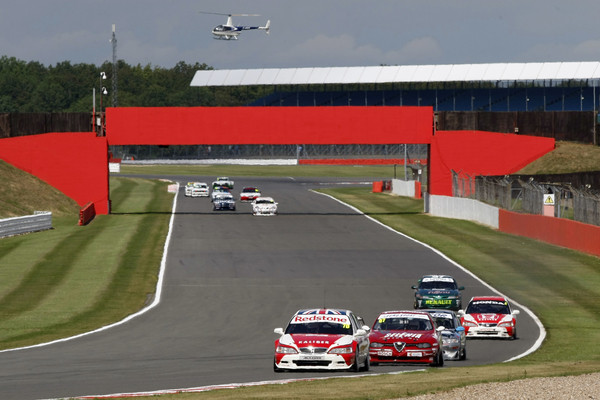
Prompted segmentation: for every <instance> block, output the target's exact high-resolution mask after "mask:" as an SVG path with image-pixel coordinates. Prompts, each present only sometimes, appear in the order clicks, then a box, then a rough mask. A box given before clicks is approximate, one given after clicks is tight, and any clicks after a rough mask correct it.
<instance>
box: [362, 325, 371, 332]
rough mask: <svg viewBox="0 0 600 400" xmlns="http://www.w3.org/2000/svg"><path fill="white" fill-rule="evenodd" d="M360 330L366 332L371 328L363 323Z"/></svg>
mask: <svg viewBox="0 0 600 400" xmlns="http://www.w3.org/2000/svg"><path fill="white" fill-rule="evenodd" d="M362 330H363V331H365V332H367V333H369V332H371V328H369V327H368V326H367V325H363V326H362Z"/></svg>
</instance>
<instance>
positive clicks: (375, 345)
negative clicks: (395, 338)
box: [371, 342, 383, 348]
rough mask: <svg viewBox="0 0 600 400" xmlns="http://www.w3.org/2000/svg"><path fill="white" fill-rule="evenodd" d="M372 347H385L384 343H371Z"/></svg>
mask: <svg viewBox="0 0 600 400" xmlns="http://www.w3.org/2000/svg"><path fill="white" fill-rule="evenodd" d="M371 347H375V348H380V347H383V343H373V342H371Z"/></svg>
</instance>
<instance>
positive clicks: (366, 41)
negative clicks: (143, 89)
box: [0, 0, 600, 69]
mask: <svg viewBox="0 0 600 400" xmlns="http://www.w3.org/2000/svg"><path fill="white" fill-rule="evenodd" d="M202 11H204V12H216V13H225V14H228V13H232V14H237V13H246V14H260V16H252V17H234V23H235V24H239V25H252V26H256V25H264V24H265V23H266V21H267V20H270V21H271V30H270V34H269V35H267V34H265V32H264V31H245V32H243V33H242V34H241V36H240V38H239V40H237V41H226V40H215V39H213V37H212V34H211V30H212V28H213V27H214V26H216V25H219V24H221V23H224V22H225V20H226V16H220V15H210V14H202V13H201V12H202ZM599 16H600V1H598V0H573V1H566V0H519V1H516V0H496V1H489V0H418V1H417V0H370V1H366V0H363V1H360V0H219V1H206V0H195V1H193V0H94V1H91V0H0V56H8V57H15V58H17V59H19V60H24V61H37V62H40V63H42V64H44V65H47V66H50V65H55V64H57V63H60V62H64V61H69V62H70V63H71V64H79V63H85V64H94V65H101V64H102V63H103V62H105V61H109V62H110V61H112V56H113V53H112V44H111V43H110V39H111V37H112V25H113V24H115V26H116V38H117V58H118V59H119V60H124V61H125V62H126V63H128V64H130V65H138V64H140V65H142V66H146V65H150V66H152V67H163V68H172V67H174V66H175V65H176V64H177V63H178V62H180V61H184V62H186V63H188V64H194V63H196V62H198V63H205V64H207V65H208V66H210V67H213V68H215V69H238V68H291V67H345V66H377V65H416V64H471V63H496V62H554V61H598V60H599V59H600V27H599V24H598V17H599Z"/></svg>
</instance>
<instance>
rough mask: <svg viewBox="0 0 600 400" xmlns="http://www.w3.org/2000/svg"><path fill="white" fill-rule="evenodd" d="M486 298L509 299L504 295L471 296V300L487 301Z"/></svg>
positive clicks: (494, 299)
mask: <svg viewBox="0 0 600 400" xmlns="http://www.w3.org/2000/svg"><path fill="white" fill-rule="evenodd" d="M485 300H493V301H506V302H507V301H508V299H506V298H505V297H502V296H475V297H472V298H471V301H485Z"/></svg>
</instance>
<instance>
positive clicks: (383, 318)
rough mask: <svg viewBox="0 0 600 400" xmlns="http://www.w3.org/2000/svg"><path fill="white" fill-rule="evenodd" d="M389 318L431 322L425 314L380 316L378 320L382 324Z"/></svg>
mask: <svg viewBox="0 0 600 400" xmlns="http://www.w3.org/2000/svg"><path fill="white" fill-rule="evenodd" d="M388 318H408V319H415V318H416V319H426V320H429V317H428V316H427V314H423V313H414V314H409V313H399V314H381V315H380V316H379V318H377V320H378V321H379V322H380V323H381V322H384V321H385V320H386V319H388Z"/></svg>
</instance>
